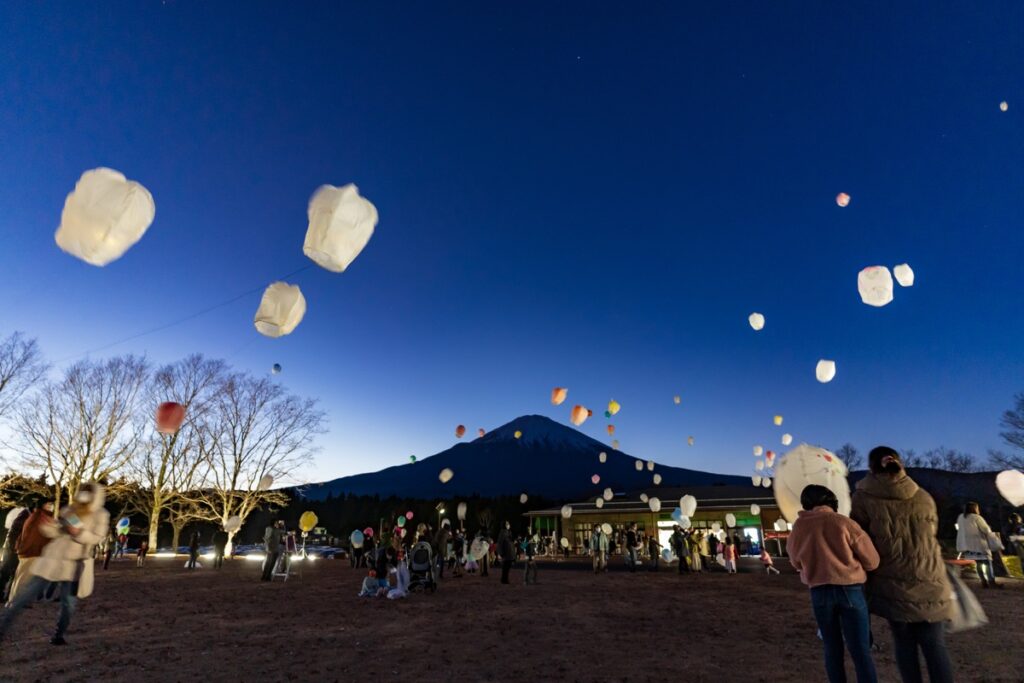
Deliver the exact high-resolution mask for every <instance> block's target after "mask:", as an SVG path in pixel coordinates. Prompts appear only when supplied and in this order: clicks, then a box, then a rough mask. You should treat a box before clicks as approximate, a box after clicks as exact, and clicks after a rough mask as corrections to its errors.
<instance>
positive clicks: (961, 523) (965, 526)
mask: <svg viewBox="0 0 1024 683" xmlns="http://www.w3.org/2000/svg"><path fill="white" fill-rule="evenodd" d="M956 527H957V532H956V551H957V552H958V553H963V554H964V557H966V558H967V559H969V560H974V567H975V569H977V571H978V578H979V579H981V585H982V587H983V588H1002V587H1003V586H1002V584H998V583H996V575H995V574H994V573H993V571H992V550H991V546H990V539H991V538H992V529H990V528H989V526H988V522H986V521H985V518H984V517H982V516H981V515H980V514H979V513H978V504H977V503H968V504H967V505H965V506H964V513H963V514H962V515H960V516H959V517H957V518H956Z"/></svg>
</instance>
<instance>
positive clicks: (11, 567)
mask: <svg viewBox="0 0 1024 683" xmlns="http://www.w3.org/2000/svg"><path fill="white" fill-rule="evenodd" d="M16 571H18V556H17V555H16V554H15V553H14V551H13V550H8V551H7V557H5V558H4V563H3V565H0V598H2V601H3V602H7V598H8V595H7V589H8V588H9V587H10V585H11V583H12V582H13V580H14V573H15V572H16Z"/></svg>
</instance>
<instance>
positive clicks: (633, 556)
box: [629, 548, 638, 573]
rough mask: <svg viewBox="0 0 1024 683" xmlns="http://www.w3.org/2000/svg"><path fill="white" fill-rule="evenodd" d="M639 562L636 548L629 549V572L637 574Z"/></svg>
mask: <svg viewBox="0 0 1024 683" xmlns="http://www.w3.org/2000/svg"><path fill="white" fill-rule="evenodd" d="M637 560H638V558H637V553H636V548H630V549H629V571H630V572H633V573H636V563H637Z"/></svg>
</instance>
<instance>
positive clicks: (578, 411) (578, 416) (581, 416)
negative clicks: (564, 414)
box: [569, 405, 590, 427]
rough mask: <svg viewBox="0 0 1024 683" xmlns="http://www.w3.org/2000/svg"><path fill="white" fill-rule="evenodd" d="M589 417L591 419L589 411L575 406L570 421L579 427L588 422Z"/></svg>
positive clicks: (570, 414)
mask: <svg viewBox="0 0 1024 683" xmlns="http://www.w3.org/2000/svg"><path fill="white" fill-rule="evenodd" d="M588 417H590V413H589V411H588V410H587V409H586V408H584V407H583V406H581V405H575V406H573V407H572V412H571V413H569V419H570V420H571V421H572V423H573V424H574V425H576V426H577V427H579V426H580V425H582V424H583V423H584V422H586V421H587V418H588Z"/></svg>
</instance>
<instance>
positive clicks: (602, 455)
mask: <svg viewBox="0 0 1024 683" xmlns="http://www.w3.org/2000/svg"><path fill="white" fill-rule="evenodd" d="M597 461H598V462H607V461H608V454H607V453H605V452H604V451H601V452H600V453H598V454H597Z"/></svg>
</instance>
